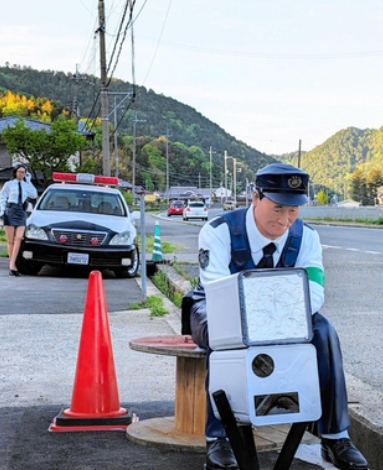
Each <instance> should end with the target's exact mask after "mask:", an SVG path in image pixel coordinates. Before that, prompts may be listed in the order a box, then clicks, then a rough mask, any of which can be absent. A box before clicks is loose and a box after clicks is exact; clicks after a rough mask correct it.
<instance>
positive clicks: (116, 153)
mask: <svg viewBox="0 0 383 470" xmlns="http://www.w3.org/2000/svg"><path fill="white" fill-rule="evenodd" d="M113 114H114V162H115V165H116V171H115V177H116V178H118V146H117V96H115V97H114V113H113Z"/></svg>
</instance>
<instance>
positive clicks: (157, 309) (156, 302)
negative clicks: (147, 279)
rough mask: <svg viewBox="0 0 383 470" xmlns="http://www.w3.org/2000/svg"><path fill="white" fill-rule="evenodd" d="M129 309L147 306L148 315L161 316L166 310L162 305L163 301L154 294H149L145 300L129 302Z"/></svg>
mask: <svg viewBox="0 0 383 470" xmlns="http://www.w3.org/2000/svg"><path fill="white" fill-rule="evenodd" d="M129 308H130V309H131V310H140V309H142V308H149V309H150V317H151V318H153V317H163V316H164V315H166V314H167V313H169V312H168V310H167V309H166V308H165V307H164V301H163V299H162V298H161V297H158V296H156V295H150V296H149V297H148V298H147V299H146V302H138V303H134V304H131V305H130V306H129Z"/></svg>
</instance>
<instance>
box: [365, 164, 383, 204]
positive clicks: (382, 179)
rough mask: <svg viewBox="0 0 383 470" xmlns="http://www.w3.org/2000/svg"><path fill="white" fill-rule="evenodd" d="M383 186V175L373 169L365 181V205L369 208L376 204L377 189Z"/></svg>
mask: <svg viewBox="0 0 383 470" xmlns="http://www.w3.org/2000/svg"><path fill="white" fill-rule="evenodd" d="M382 185H383V174H382V172H381V171H380V170H379V169H377V168H373V169H372V170H371V171H370V172H369V174H368V176H367V180H366V186H367V195H366V196H367V197H366V204H367V205H369V206H374V205H375V202H376V197H377V195H378V189H379V188H380V187H381V186H382Z"/></svg>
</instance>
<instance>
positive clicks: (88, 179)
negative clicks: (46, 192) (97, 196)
mask: <svg viewBox="0 0 383 470" xmlns="http://www.w3.org/2000/svg"><path fill="white" fill-rule="evenodd" d="M52 179H53V181H55V182H61V183H79V184H102V185H104V186H117V185H118V178H116V177H113V176H98V175H92V174H90V173H58V172H54V173H53V174H52Z"/></svg>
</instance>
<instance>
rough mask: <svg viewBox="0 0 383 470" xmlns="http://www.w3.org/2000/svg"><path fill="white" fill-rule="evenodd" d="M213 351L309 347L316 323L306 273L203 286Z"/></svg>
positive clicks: (274, 272) (246, 275) (242, 276)
mask: <svg viewBox="0 0 383 470" xmlns="http://www.w3.org/2000/svg"><path fill="white" fill-rule="evenodd" d="M205 293H206V311H207V319H208V332H209V344H210V347H211V348H212V349H213V350H223V349H238V348H246V347H249V346H256V345H262V344H288V343H304V342H309V341H310V340H311V338H312V320H311V307H310V295H309V287H308V277H307V273H306V271H305V270H304V269H302V268H293V269H291V268H282V269H270V270H269V269H259V270H256V269H255V270H248V271H242V272H240V273H237V274H233V275H231V276H227V277H224V278H221V279H217V280H215V281H212V282H209V283H207V284H206V286H205Z"/></svg>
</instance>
